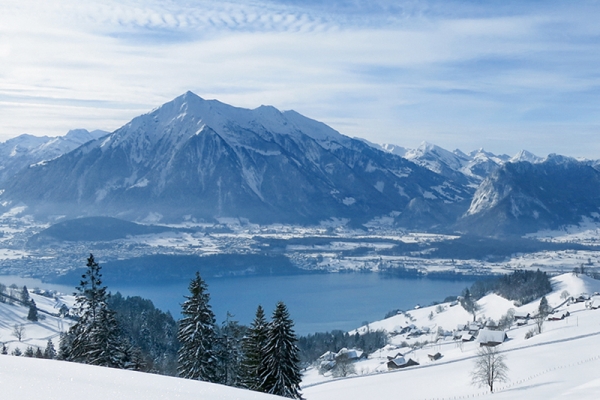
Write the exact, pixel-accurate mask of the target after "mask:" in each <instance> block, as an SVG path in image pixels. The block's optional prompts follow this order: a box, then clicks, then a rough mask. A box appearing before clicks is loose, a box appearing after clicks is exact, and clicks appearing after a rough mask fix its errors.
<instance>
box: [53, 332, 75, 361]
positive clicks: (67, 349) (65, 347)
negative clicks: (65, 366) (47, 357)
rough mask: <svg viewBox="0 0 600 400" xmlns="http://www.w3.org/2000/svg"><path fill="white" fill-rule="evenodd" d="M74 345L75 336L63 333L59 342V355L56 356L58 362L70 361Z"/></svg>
mask: <svg viewBox="0 0 600 400" xmlns="http://www.w3.org/2000/svg"><path fill="white" fill-rule="evenodd" d="M72 344H73V335H72V334H71V333H69V332H61V333H60V340H59V342H58V353H57V354H56V359H57V360H70V359H71V346H72Z"/></svg>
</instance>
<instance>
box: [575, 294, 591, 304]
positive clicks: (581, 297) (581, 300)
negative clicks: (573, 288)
mask: <svg viewBox="0 0 600 400" xmlns="http://www.w3.org/2000/svg"><path fill="white" fill-rule="evenodd" d="M589 299H590V295H589V294H587V293H581V294H580V295H579V296H577V297H575V303H584V302H586V301H588V300H589Z"/></svg>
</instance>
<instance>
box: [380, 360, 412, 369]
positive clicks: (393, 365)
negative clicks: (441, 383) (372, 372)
mask: <svg viewBox="0 0 600 400" xmlns="http://www.w3.org/2000/svg"><path fill="white" fill-rule="evenodd" d="M413 365H419V363H418V362H416V361H415V360H413V359H412V358H409V359H408V360H407V359H406V358H404V357H397V358H394V359H393V360H390V361H388V363H387V367H388V369H401V368H406V367H412V366H413Z"/></svg>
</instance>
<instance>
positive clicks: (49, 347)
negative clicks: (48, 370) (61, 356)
mask: <svg viewBox="0 0 600 400" xmlns="http://www.w3.org/2000/svg"><path fill="white" fill-rule="evenodd" d="M56 355H57V354H56V349H54V343H52V339H48V343H47V344H46V349H45V350H44V358H47V359H49V360H53V359H55V358H56Z"/></svg>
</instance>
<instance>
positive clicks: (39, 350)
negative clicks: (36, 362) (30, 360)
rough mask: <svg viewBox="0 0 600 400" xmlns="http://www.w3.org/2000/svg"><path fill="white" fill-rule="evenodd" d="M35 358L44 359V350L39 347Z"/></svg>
mask: <svg viewBox="0 0 600 400" xmlns="http://www.w3.org/2000/svg"><path fill="white" fill-rule="evenodd" d="M35 358H44V353H42V349H40V348H39V347H38V348H37V349H36V350H35Z"/></svg>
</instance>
